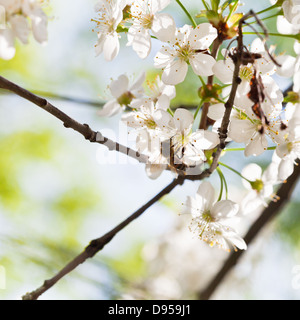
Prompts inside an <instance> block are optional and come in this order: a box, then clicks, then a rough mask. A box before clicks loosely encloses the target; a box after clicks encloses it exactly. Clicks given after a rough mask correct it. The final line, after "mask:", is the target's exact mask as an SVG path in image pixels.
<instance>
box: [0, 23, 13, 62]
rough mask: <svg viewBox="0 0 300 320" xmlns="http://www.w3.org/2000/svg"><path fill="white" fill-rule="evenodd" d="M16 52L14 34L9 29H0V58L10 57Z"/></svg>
mask: <svg viewBox="0 0 300 320" xmlns="http://www.w3.org/2000/svg"><path fill="white" fill-rule="evenodd" d="M15 54H16V49H15V46H14V35H13V33H12V31H11V30H9V29H6V30H0V58H2V59H4V60H10V59H12V58H13V57H14V56H15Z"/></svg>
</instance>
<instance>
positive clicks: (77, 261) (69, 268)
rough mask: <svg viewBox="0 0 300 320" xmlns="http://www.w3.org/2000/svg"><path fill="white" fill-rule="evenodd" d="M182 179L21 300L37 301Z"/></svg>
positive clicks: (173, 182)
mask: <svg viewBox="0 0 300 320" xmlns="http://www.w3.org/2000/svg"><path fill="white" fill-rule="evenodd" d="M183 182H184V179H182V178H178V179H174V180H173V181H172V182H171V183H170V184H169V185H168V186H167V187H166V188H164V189H163V190H162V191H161V192H159V193H158V194H157V195H156V196H155V197H153V198H152V199H151V200H150V201H148V202H147V203H146V204H145V205H143V206H142V207H141V208H140V209H138V210H137V211H136V212H134V213H133V214H132V215H131V216H129V217H128V218H127V219H125V220H124V221H123V222H121V223H120V224H118V225H117V226H116V227H115V228H113V229H112V230H111V231H109V232H107V233H106V234H105V235H103V236H102V237H100V238H98V239H95V240H93V241H91V242H90V244H89V245H88V246H87V247H86V248H85V250H84V251H83V252H82V253H81V254H79V255H78V256H77V257H76V258H74V259H73V260H72V261H71V262H69V263H68V264H67V265H66V266H65V267H64V268H63V269H62V270H61V271H59V272H58V273H57V274H56V275H55V276H54V277H52V278H51V279H49V280H46V281H45V282H44V283H43V285H42V286H41V287H39V288H38V289H36V290H34V291H32V292H30V293H27V294H25V295H24V296H23V300H37V299H38V298H39V297H40V296H41V295H42V294H43V293H45V292H46V291H47V290H49V289H50V288H51V287H53V286H54V285H55V284H56V283H57V282H58V281H59V280H61V279H62V278H63V277H64V276H66V275H67V274H69V273H70V272H71V271H73V270H74V269H76V268H77V267H78V266H79V265H80V264H82V263H84V262H85V261H86V260H87V259H89V258H92V257H94V256H95V254H97V253H98V252H99V251H101V250H102V249H103V248H104V246H105V245H107V244H108V243H109V242H110V241H111V240H112V239H113V238H114V237H115V236H116V235H117V234H118V233H119V232H120V231H121V230H123V229H124V228H125V227H126V226H127V225H129V224H130V223H131V222H132V221H133V220H135V219H137V218H138V217H140V216H141V215H142V214H143V213H144V212H145V211H146V210H147V209H148V208H150V207H151V206H152V205H153V204H154V203H156V202H157V201H159V200H160V199H161V198H162V197H163V196H165V195H167V194H169V193H170V192H171V191H172V190H173V189H174V188H175V187H176V186H178V185H181V184H183Z"/></svg>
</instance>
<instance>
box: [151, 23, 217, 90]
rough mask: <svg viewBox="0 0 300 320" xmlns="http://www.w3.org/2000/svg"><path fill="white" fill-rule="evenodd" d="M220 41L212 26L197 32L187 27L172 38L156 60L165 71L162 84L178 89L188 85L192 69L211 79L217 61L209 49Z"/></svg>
mask: <svg viewBox="0 0 300 320" xmlns="http://www.w3.org/2000/svg"><path fill="white" fill-rule="evenodd" d="M216 37H217V30H216V29H215V28H214V27H212V25H211V24H209V23H202V24H199V25H198V26H197V27H196V28H193V27H192V26H189V25H184V26H183V27H182V28H179V29H176V32H175V34H171V35H170V36H169V41H168V42H169V45H168V46H165V45H164V46H163V47H162V49H161V50H160V51H159V52H158V53H157V55H156V56H155V59H154V66H155V67H156V68H162V69H163V74H162V81H163V82H164V83H165V84H169V85H176V84H178V83H181V82H183V81H184V79H185V77H186V74H187V71H188V65H191V67H192V69H193V71H194V72H195V74H196V75H199V76H210V75H212V74H213V71H212V68H213V66H214V64H215V59H214V58H213V57H212V56H211V55H210V54H209V52H208V48H209V46H210V45H211V43H212V42H213V40H214V39H215V38H216Z"/></svg>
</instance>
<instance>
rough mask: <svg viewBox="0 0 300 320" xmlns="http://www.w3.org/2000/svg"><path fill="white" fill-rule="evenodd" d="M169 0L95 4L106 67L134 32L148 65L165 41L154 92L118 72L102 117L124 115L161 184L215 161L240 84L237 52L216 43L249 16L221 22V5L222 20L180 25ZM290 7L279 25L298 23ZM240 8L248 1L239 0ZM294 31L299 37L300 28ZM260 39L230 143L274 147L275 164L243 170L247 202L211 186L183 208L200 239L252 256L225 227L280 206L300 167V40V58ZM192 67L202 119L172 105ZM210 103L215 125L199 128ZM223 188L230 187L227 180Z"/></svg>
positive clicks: (256, 151)
mask: <svg viewBox="0 0 300 320" xmlns="http://www.w3.org/2000/svg"><path fill="white" fill-rule="evenodd" d="M170 2H171V1H170V0H136V1H130V0H127V1H126V0H115V1H113V0H101V1H99V2H98V4H97V5H96V12H97V15H98V16H97V18H96V19H94V21H95V22H96V29H95V30H96V31H97V34H98V43H97V45H96V53H97V55H99V54H103V56H104V58H105V59H106V60H107V61H111V60H113V59H114V58H115V57H116V56H117V55H118V53H119V51H120V42H119V40H120V38H121V35H122V34H127V46H131V47H132V49H133V50H134V51H135V52H136V54H137V56H138V57H139V58H141V59H145V58H147V57H148V56H149V54H150V52H151V42H152V41H160V42H161V43H162V44H161V49H160V50H159V52H157V53H156V54H155V57H154V61H153V66H154V68H157V69H161V70H162V73H161V76H160V75H157V77H156V79H155V81H153V82H152V83H150V82H149V81H146V86H144V83H145V79H146V76H145V74H144V73H142V74H141V76H140V77H139V78H138V79H137V80H136V81H135V82H134V83H133V84H132V85H130V84H129V82H130V81H129V79H128V77H127V76H126V75H125V74H123V75H121V76H119V78H118V79H117V80H113V81H112V83H111V84H110V86H109V89H110V91H111V94H112V96H113V99H112V100H110V101H108V102H107V103H106V104H105V105H104V107H103V109H102V110H101V111H100V112H99V114H100V115H101V116H112V115H115V114H117V113H119V112H122V111H123V112H124V114H123V116H122V121H124V122H125V123H126V125H127V126H128V127H130V128H132V129H134V131H135V133H136V135H137V139H136V148H137V150H138V151H139V152H140V153H143V154H145V155H147V156H148V157H149V161H148V163H147V164H146V172H147V174H148V176H149V177H150V178H152V179H156V178H158V177H159V176H160V174H161V173H162V172H163V171H164V170H166V169H171V171H173V172H174V173H175V174H176V175H178V174H188V172H193V171H190V170H191V169H195V168H197V169H199V170H200V172H201V171H203V170H204V168H205V167H206V166H207V165H208V164H210V162H211V159H212V154H213V151H214V150H215V148H217V147H218V146H219V144H220V136H219V134H218V129H219V128H220V127H221V123H222V119H223V117H224V112H225V110H226V107H225V105H226V100H227V97H228V95H229V93H230V91H231V87H232V83H233V81H236V79H235V78H234V69H235V60H234V53H235V52H236V50H237V49H236V48H235V47H231V48H227V49H225V47H224V48H223V50H222V58H221V59H220V60H218V59H217V54H216V53H214V54H213V53H212V47H214V46H215V45H216V43H219V45H220V44H221V43H222V42H224V41H225V40H228V39H231V38H233V37H234V36H238V23H237V22H238V21H239V19H241V17H242V16H243V14H240V13H234V14H233V12H234V11H235V10H236V9H237V8H238V6H237V5H236V7H235V8H234V10H231V11H230V14H229V15H228V16H225V17H222V15H221V14H220V9H219V11H218V15H216V16H217V18H216V16H214V18H213V19H212V18H211V17H210V16H209V15H208V14H207V18H208V22H204V23H201V24H196V23H193V25H188V24H185V25H183V26H181V27H177V26H176V24H175V20H174V19H173V18H172V16H171V15H170V14H168V13H165V12H164V11H163V10H164V9H166V8H167V6H168V5H169V4H170ZM212 2H213V1H212ZM281 2H282V4H280V5H282V8H283V11H282V12H283V14H284V16H281V15H279V16H278V19H279V20H280V19H285V21H287V22H289V23H291V22H293V21H294V20H295V19H296V16H297V14H298V9H299V3H298V2H299V1H297V0H293V1H291V0H286V1H281ZM235 3H236V4H239V1H235ZM276 3H277V2H276ZM277 4H278V3H277ZM274 6H276V4H275V5H274ZM278 6H279V5H278ZM231 8H233V7H231ZM223 10H224V8H223ZM162 11H163V12H162ZM221 11H222V10H221ZM221 13H223V11H222V12H221ZM210 15H211V13H210ZM230 15H231V16H230ZM191 22H194V20H192V21H191ZM279 24H280V23H279ZM234 25H235V27H234ZM279 32H281V31H280V28H279ZM292 33H293V34H295V30H294V31H293V32H292ZM257 35H258V37H257V38H256V39H255V40H254V41H253V42H252V43H251V44H250V45H249V46H247V47H246V46H245V48H244V50H245V52H246V53H247V55H248V56H249V57H251V59H250V58H248V60H247V59H246V60H245V61H242V65H241V67H240V70H239V77H238V78H239V85H238V88H237V92H236V95H235V99H234V105H233V110H232V113H231V116H230V123H229V127H228V137H227V140H226V143H231V142H235V143H238V144H242V145H244V148H243V149H244V154H245V156H246V157H249V156H259V155H261V154H262V153H264V152H265V151H266V150H275V151H274V155H273V157H272V161H271V163H270V165H269V166H268V168H267V169H266V170H265V171H264V172H262V169H261V168H260V167H259V166H258V165H256V164H254V163H253V164H250V165H249V166H247V168H245V170H243V171H242V173H240V176H241V177H242V179H243V181H244V183H245V186H246V188H248V189H250V190H249V193H248V194H247V196H246V197H245V198H244V200H243V201H242V203H241V204H240V205H238V204H236V203H234V202H232V201H231V200H228V199H227V195H226V200H222V197H223V193H222V192H220V196H219V199H218V201H216V202H214V201H215V198H214V188H213V187H212V185H211V184H210V183H209V182H207V181H204V182H202V184H201V185H200V187H199V189H198V192H197V194H196V197H195V198H192V197H188V200H187V202H186V205H185V209H184V210H183V212H189V213H190V214H191V215H192V224H191V227H190V228H191V230H192V231H193V232H195V233H196V234H197V235H198V237H199V238H200V239H202V240H204V241H206V242H208V243H209V244H210V245H212V246H214V245H216V246H219V247H222V248H223V249H225V250H229V249H230V247H234V248H235V249H236V248H238V249H241V250H244V249H246V247H247V246H246V244H245V242H244V241H243V239H242V238H241V237H240V236H239V235H238V234H237V233H236V231H235V230H234V229H232V228H231V227H230V226H227V225H225V224H223V221H225V220H227V219H229V220H230V218H232V217H234V216H236V215H243V214H247V213H249V212H252V211H253V210H255V209H257V208H258V207H259V206H261V205H264V206H267V203H268V200H270V199H271V200H273V201H276V200H277V198H276V195H275V191H274V190H275V187H276V185H277V184H279V183H282V182H284V181H285V180H286V179H287V178H288V177H289V176H290V175H291V174H292V173H293V168H294V164H295V161H296V160H297V159H298V158H299V157H300V100H299V97H300V83H299V79H300V76H299V72H300V60H299V54H300V46H299V42H298V41H295V46H294V47H295V56H289V55H286V54H282V53H279V54H278V53H276V47H275V46H272V47H270V48H268V47H267V46H266V43H265V39H263V37H261V36H259V34H258V33H257ZM189 67H191V69H192V71H193V72H194V73H195V74H196V76H198V77H199V79H200V80H201V84H202V87H201V88H200V89H199V96H200V98H201V103H200V107H199V108H197V110H196V112H194V113H193V112H191V111H190V110H188V109H187V108H184V107H180V108H177V109H175V110H174V109H172V108H171V101H172V99H174V97H175V96H176V85H177V84H180V83H182V82H183V81H184V80H185V78H186V75H187V72H188V69H189ZM275 74H276V75H278V76H281V77H287V78H291V77H294V79H293V80H294V88H293V92H290V93H289V95H288V100H285V98H284V95H283V92H282V91H281V89H280V88H279V86H278V84H277V83H276V81H275V80H274V75H275ZM202 77H209V78H211V79H212V77H215V79H217V80H218V81H219V83H218V84H211V83H210V87H208V86H207V87H206V86H205V84H204V83H203V82H204V81H203V78H202ZM145 87H146V88H145ZM208 90H209V92H210V93H211V96H210V97H207V96H206V93H207V92H208ZM285 102H287V104H286V105H285ZM203 103H209V105H210V106H209V109H208V118H209V119H210V120H211V121H212V123H214V124H213V125H212V127H211V128H209V129H207V128H201V126H200V127H199V126H198V124H197V123H196V119H197V114H198V112H199V111H200V110H201V109H200V108H201V107H202V105H203ZM226 150H230V149H229V148H226V149H225V151H226ZM199 170H196V171H195V172H199ZM192 174H193V173H192ZM224 179H225V178H224ZM221 183H222V185H223V182H222V179H221Z"/></svg>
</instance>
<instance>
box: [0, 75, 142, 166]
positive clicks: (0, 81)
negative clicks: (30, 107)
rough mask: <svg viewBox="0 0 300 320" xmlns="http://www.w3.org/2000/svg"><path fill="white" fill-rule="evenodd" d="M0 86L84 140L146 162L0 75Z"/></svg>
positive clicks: (129, 150)
mask: <svg viewBox="0 0 300 320" xmlns="http://www.w3.org/2000/svg"><path fill="white" fill-rule="evenodd" d="M0 88H2V89H5V90H8V91H10V92H13V93H15V94H16V95H18V96H20V97H22V98H24V99H26V100H28V101H30V102H32V103H34V104H35V105H37V106H39V107H40V108H42V109H43V110H45V111H47V112H49V113H50V114H52V115H53V116H54V117H56V118H57V119H59V120H61V121H62V122H63V124H64V126H65V127H66V128H72V129H73V130H75V131H77V132H78V133H80V134H82V135H83V136H84V138H85V139H86V140H89V141H90V142H93V143H99V144H102V145H105V146H106V147H107V148H108V149H109V150H111V151H118V152H120V153H123V154H125V155H127V156H129V157H131V158H134V159H135V160H137V161H138V162H141V163H147V162H148V156H146V155H143V154H140V153H139V152H137V151H135V150H133V149H131V148H128V147H126V146H124V145H122V144H119V143H118V142H115V141H113V140H111V139H108V138H106V137H104V136H102V134H101V133H100V132H96V131H93V130H92V129H91V128H90V127H89V125H87V124H81V123H79V122H77V121H76V120H74V119H72V118H71V117H69V116H68V115H67V114H65V113H64V112H62V111H61V110H59V109H58V108H56V107H55V106H53V105H52V104H51V103H50V102H48V101H47V100H46V99H44V98H41V97H39V96H37V95H35V94H33V93H32V92H30V91H28V90H26V89H24V88H22V87H20V86H18V85H16V84H15V83H13V82H11V81H9V80H7V79H5V78H3V77H1V76H0Z"/></svg>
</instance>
